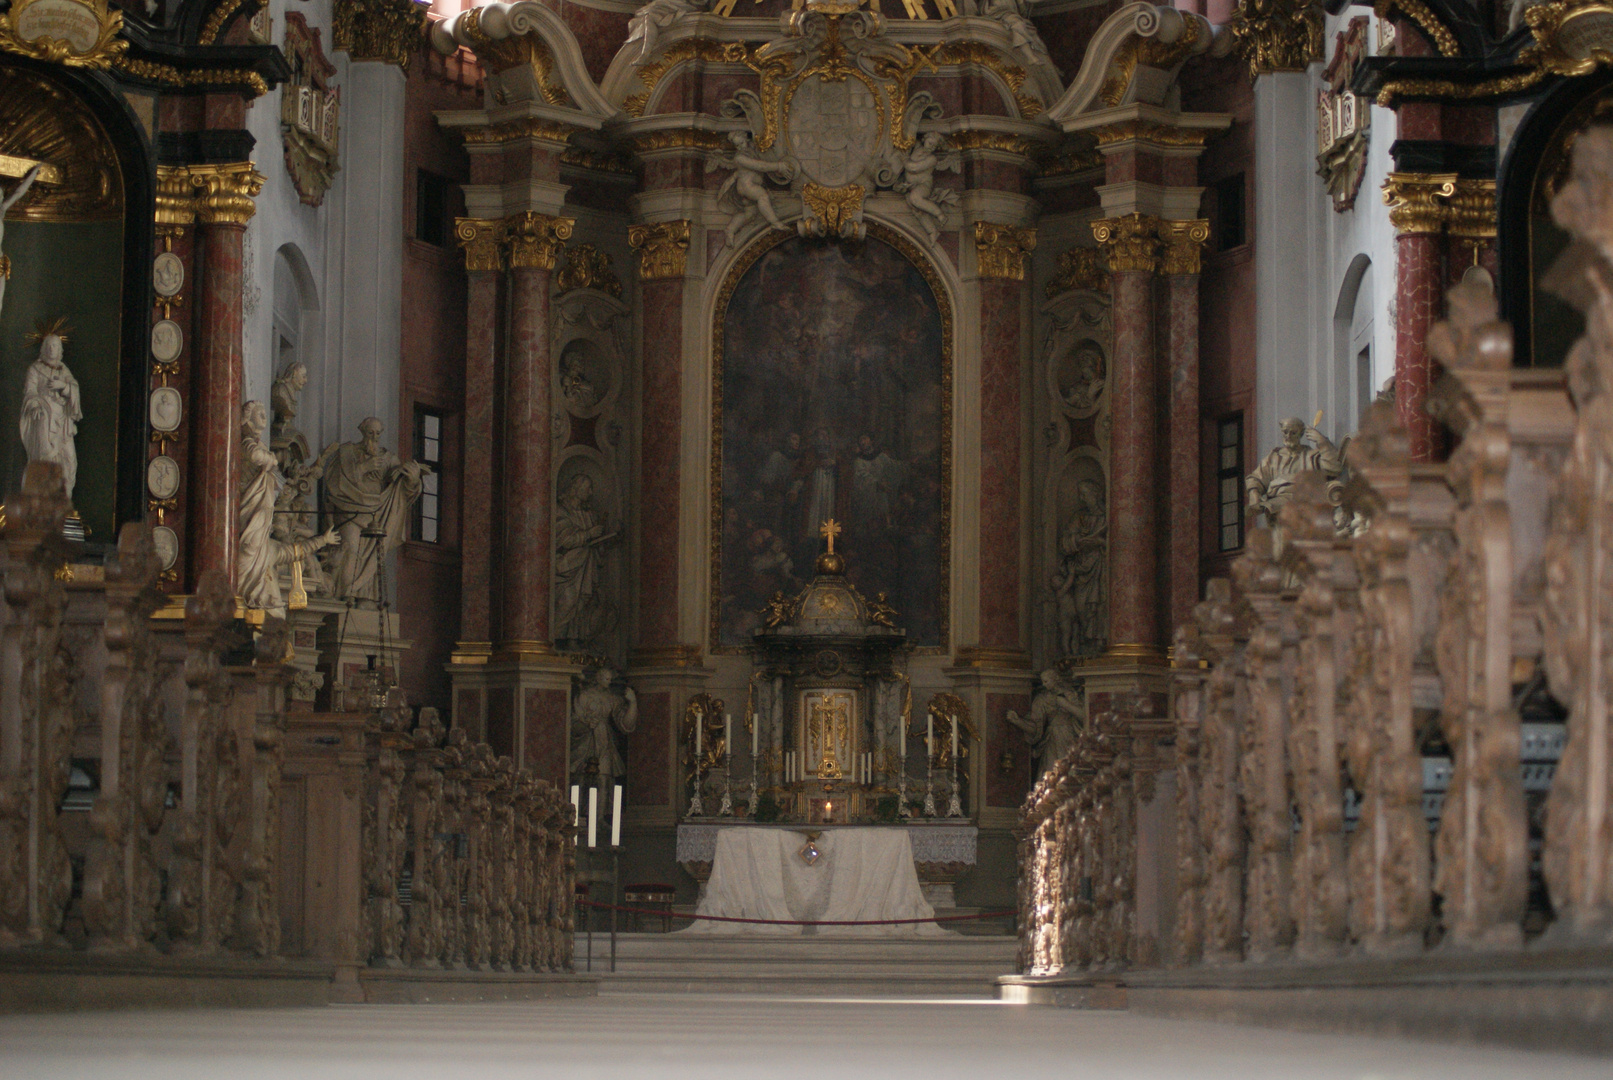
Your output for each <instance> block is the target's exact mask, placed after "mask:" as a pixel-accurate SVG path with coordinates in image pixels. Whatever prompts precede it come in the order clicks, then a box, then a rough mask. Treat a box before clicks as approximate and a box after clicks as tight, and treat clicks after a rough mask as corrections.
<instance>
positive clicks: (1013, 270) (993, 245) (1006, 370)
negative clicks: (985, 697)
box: [975, 221, 1036, 658]
mask: <svg viewBox="0 0 1613 1080" xmlns="http://www.w3.org/2000/svg"><path fill="white" fill-rule="evenodd" d="M1035 248H1036V231H1035V230H1034V229H1024V228H1015V227H1013V226H1009V225H994V224H990V223H988V222H983V221H982V222H976V223H975V253H976V260H977V266H978V268H979V274H980V281H979V289H980V458H981V460H980V636H979V645H978V651H979V652H980V653H986V654H990V653H997V654H1001V653H1012V654H1018V653H1020V652H1021V651H1022V643H1021V640H1020V623H1021V621H1022V619H1021V613H1020V587H1021V576H1022V575H1021V573H1020V517H1021V514H1020V487H1021V484H1020V479H1021V471H1022V467H1023V466H1022V463H1021V460H1020V456H1021V455H1020V443H1021V441H1022V434H1023V430H1022V428H1023V423H1022V421H1023V415H1022V414H1023V412H1024V408H1023V404H1022V402H1021V393H1020V385H1021V383H1022V381H1023V371H1022V368H1023V363H1022V360H1023V353H1024V334H1023V331H1022V326H1023V308H1024V290H1025V261H1026V257H1027V256H1028V255H1029V254H1030V253H1031V252H1032V251H1033V250H1035ZM1004 658H1006V657H1004Z"/></svg>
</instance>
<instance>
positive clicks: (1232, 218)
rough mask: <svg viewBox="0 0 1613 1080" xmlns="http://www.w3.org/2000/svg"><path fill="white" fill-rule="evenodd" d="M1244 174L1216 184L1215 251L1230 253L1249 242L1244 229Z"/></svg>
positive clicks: (1237, 174)
mask: <svg viewBox="0 0 1613 1080" xmlns="http://www.w3.org/2000/svg"><path fill="white" fill-rule="evenodd" d="M1243 210H1244V191H1243V173H1236V174H1234V175H1232V176H1229V177H1227V178H1226V179H1224V180H1217V181H1216V182H1215V250H1217V251H1230V250H1232V249H1233V248H1235V247H1242V246H1243V245H1244V244H1246V243H1248V242H1249V238H1248V236H1247V235H1246V230H1245V229H1244V215H1243Z"/></svg>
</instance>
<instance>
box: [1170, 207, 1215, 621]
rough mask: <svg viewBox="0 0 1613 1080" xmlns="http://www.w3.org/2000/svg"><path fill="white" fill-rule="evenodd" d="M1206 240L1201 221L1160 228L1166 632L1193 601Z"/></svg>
mask: <svg viewBox="0 0 1613 1080" xmlns="http://www.w3.org/2000/svg"><path fill="white" fill-rule="evenodd" d="M1209 235H1210V225H1209V222H1207V221H1166V222H1161V223H1160V239H1161V240H1162V241H1163V243H1164V250H1163V253H1162V257H1161V262H1160V271H1161V273H1162V274H1163V275H1164V279H1165V328H1166V338H1167V339H1166V342H1165V356H1164V359H1165V364H1166V368H1167V373H1168V379H1169V383H1168V391H1167V399H1166V400H1167V401H1168V403H1169V409H1170V415H1169V417H1168V418H1167V421H1166V423H1167V427H1168V432H1167V434H1168V439H1169V452H1170V459H1169V461H1170V464H1169V466H1168V469H1169V485H1170V486H1169V493H1170V514H1169V521H1168V525H1169V529H1170V598H1169V602H1168V604H1167V615H1168V620H1167V623H1168V625H1169V626H1178V625H1180V624H1181V623H1183V622H1185V621H1187V620H1188V619H1189V618H1191V617H1192V614H1193V607H1194V605H1195V604H1197V603H1198V600H1199V476H1200V472H1199V259H1200V254H1201V251H1202V249H1203V245H1204V242H1205V241H1206V240H1208V239H1209Z"/></svg>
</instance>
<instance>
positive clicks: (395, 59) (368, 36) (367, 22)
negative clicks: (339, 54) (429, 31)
mask: <svg viewBox="0 0 1613 1080" xmlns="http://www.w3.org/2000/svg"><path fill="white" fill-rule="evenodd" d="M429 10H431V9H430V5H427V4H417V3H415V2H414V0H342V2H341V3H339V4H337V5H336V6H335V17H334V25H332V27H331V40H332V42H333V44H334V45H335V47H336V48H338V49H341V50H342V51H343V52H345V53H347V55H348V56H350V57H351V58H352V59H354V60H380V61H382V62H383V63H387V64H396V65H397V66H398V67H400V68H402V69H403V70H404V71H408V70H409V60H410V59H411V58H412V57H413V56H414V53H415V50H416V49H418V48H419V47H420V46H421V45H423V44H425V41H426V38H425V33H426V12H427V11H429Z"/></svg>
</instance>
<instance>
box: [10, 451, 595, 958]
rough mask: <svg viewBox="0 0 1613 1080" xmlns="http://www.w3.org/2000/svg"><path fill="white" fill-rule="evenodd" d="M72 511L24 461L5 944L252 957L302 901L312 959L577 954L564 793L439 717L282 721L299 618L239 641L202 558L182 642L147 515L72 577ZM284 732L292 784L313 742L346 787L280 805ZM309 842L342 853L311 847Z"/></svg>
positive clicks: (17, 537)
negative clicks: (159, 621) (165, 615)
mask: <svg viewBox="0 0 1613 1080" xmlns="http://www.w3.org/2000/svg"><path fill="white" fill-rule="evenodd" d="M71 509H72V507H71V505H70V503H69V502H68V500H67V499H66V497H65V496H64V494H63V489H62V481H61V473H60V471H59V469H58V468H57V467H56V466H54V465H48V464H36V465H30V466H29V467H28V470H27V472H26V473H25V476H24V482H23V487H22V491H21V493H20V494H19V495H18V496H16V497H14V498H12V499H10V500H9V501H8V503H7V505H6V508H5V518H4V526H3V532H0V543H3V552H0V570H3V573H4V596H5V607H4V610H3V615H4V621H3V623H0V947H15V948H29V947H38V946H60V945H63V944H66V945H72V946H79V947H85V948H91V949H94V950H96V951H97V952H100V953H115V952H124V953H128V954H131V955H137V956H140V955H144V956H151V955H155V954H157V953H158V952H162V953H167V954H170V955H172V956H176V957H187V956H192V957H235V958H240V959H243V960H252V959H255V958H263V957H270V956H274V955H276V954H278V953H280V952H281V951H282V948H281V945H282V943H281V928H282V925H283V924H284V923H285V921H286V916H287V914H288V912H290V911H291V910H292V909H297V911H296V915H297V917H296V918H293V919H292V923H293V924H295V925H297V926H299V927H303V926H308V925H310V924H313V925H315V926H316V927H317V928H318V930H319V933H318V934H310V935H309V940H308V941H303V942H300V943H299V948H298V950H297V951H298V952H299V953H300V954H301V955H306V956H309V957H311V958H314V959H322V960H327V961H332V962H335V963H337V964H348V965H360V964H365V963H369V964H374V965H378V966H394V965H402V964H405V963H406V964H410V965H416V966H423V967H448V968H455V967H475V968H481V969H495V970H505V971H566V970H570V969H571V940H572V907H571V905H572V880H573V876H574V854H573V851H572V846H573V843H574V840H573V834H574V828H573V826H572V812H571V807H570V805H569V803H568V802H566V801H565V800H564V799H563V798H562V796H561V794H560V792H558V791H557V790H556V789H555V788H554V787H553V786H552V785H550V784H548V783H547V782H545V781H541V780H537V779H535V778H534V777H532V776H530V775H528V774H527V773H525V772H522V771H518V770H516V769H515V767H514V765H513V763H512V762H511V761H510V760H509V759H508V758H495V756H494V755H493V752H492V751H491V749H489V748H488V747H487V746H486V745H485V744H477V745H472V744H470V743H469V742H468V741H467V740H466V738H465V736H464V733H463V732H462V731H455V732H452V733H447V732H444V731H443V729H442V727H441V725H440V723H438V722H437V718H436V713H435V710H425V711H424V712H423V714H422V723H421V724H420V725H419V726H418V727H415V728H414V729H413V730H412V731H411V730H410V729H409V723H408V719H409V716H410V713H409V710H407V709H399V708H393V709H386V710H381V711H380V712H378V713H376V714H374V715H368V714H322V715H318V716H315V715H297V716H294V717H292V720H291V725H290V728H289V729H288V712H287V700H286V687H287V685H288V683H289V681H290V679H291V677H292V675H293V668H292V667H291V665H290V664H289V663H288V662H287V661H288V659H289V657H290V655H291V650H290V648H289V640H288V633H287V627H286V624H285V623H284V622H283V621H281V620H278V619H274V618H269V619H266V620H265V621H264V623H263V625H262V626H261V627H260V628H259V629H258V630H257V632H256V633H255V634H252V635H249V634H248V632H247V630H246V627H245V624H243V623H241V622H239V621H237V620H236V617H235V616H236V611H237V608H236V601H235V597H234V596H233V595H232V593H231V591H230V589H229V586H228V583H227V581H226V580H225V578H224V577H223V576H222V575H221V574H218V573H211V574H207V575H204V576H203V577H202V579H201V580H200V582H199V583H198V587H197V591H196V594H195V595H194V596H191V597H189V598H188V599H187V600H186V604H185V618H184V623H183V642H182V644H181V642H180V640H179V635H178V634H177V633H174V632H164V631H158V630H155V629H154V621H153V619H152V616H153V613H154V612H156V611H157V610H158V609H159V608H161V607H162V606H163V603H164V597H163V595H162V593H161V592H160V591H159V590H158V588H157V581H158V574H159V571H160V567H159V564H158V560H157V557H156V553H155V549H154V546H153V542H152V532H151V528H150V526H149V525H146V524H130V525H126V526H124V527H123V529H122V531H121V533H120V534H119V537H118V543H117V546H116V549H115V550H114V551H113V552H112V553H111V554H110V555H109V556H108V557H107V559H106V561H105V565H104V579H103V578H102V577H101V576H100V575H95V576H93V577H91V576H88V575H86V577H85V579H84V580H76V581H75V580H74V578H73V572H74V568H73V567H70V566H69V563H68V559H69V556H70V554H71V552H72V550H73V549H72V548H71V546H70V545H69V544H67V542H65V541H64V540H63V539H62V535H61V529H62V524H63V521H64V520H65V519H66V517H67V515H68V513H69V512H70V511H71ZM169 625H173V624H169ZM288 730H289V731H291V732H292V733H293V734H295V735H296V736H297V739H296V740H295V757H296V760H295V761H294V762H293V764H295V765H296V766H297V767H298V769H301V770H303V772H301V773H299V778H301V777H303V776H304V774H305V773H306V769H305V766H306V764H307V760H308V758H309V757H310V756H323V757H324V758H327V759H330V768H329V769H327V771H326V773H325V774H324V775H327V776H329V777H333V778H336V779H337V781H338V782H337V783H335V784H332V785H329V787H330V788H331V797H330V798H328V799H326V800H325V801H324V802H323V803H320V804H319V807H318V808H316V809H310V807H312V806H313V804H314V803H315V802H316V801H317V800H314V799H311V798H309V797H308V795H307V791H306V789H305V788H304V789H299V790H298V792H297V794H298V802H297V804H296V805H295V806H293V807H291V808H290V809H283V808H282V806H281V801H282V796H283V793H284V791H285V790H286V784H287V781H286V780H285V778H284V775H283V771H284V769H285V767H286V766H287V764H288V761H287V748H286V742H287V738H288ZM330 730H334V731H337V732H338V734H335V735H328V734H325V732H327V731H330ZM341 731H346V732H349V733H351V745H349V744H348V743H347V742H345V741H344V739H343V737H342V735H341V734H339V733H340V732H341ZM87 746H93V747H95V748H96V752H95V753H94V754H92V755H89V756H82V755H85V747H87ZM76 755H77V756H76ZM75 778H77V779H75ZM97 780H98V781H99V783H98V785H97V784H96V783H95V781H97ZM80 781H83V782H80ZM75 784H77V786H76V787H75V786H74V785H75ZM86 811H87V812H86ZM321 813H322V814H325V815H326V816H325V818H324V819H321V820H317V821H313V822H312V823H311V824H310V821H309V818H310V817H317V816H318V814H321ZM286 821H290V822H292V823H293V824H294V825H295V826H296V831H294V833H293V835H291V836H289V837H285V838H283V837H282V836H281V835H280V831H281V828H282V825H283V822H286ZM315 837H317V838H319V839H320V840H321V841H324V842H327V843H328V845H329V847H330V849H331V850H330V851H329V852H317V851H316V852H314V853H313V854H311V855H310V854H309V848H310V847H311V846H318V845H317V844H315V843H314V838H315ZM286 851H290V852H293V853H295V854H294V856H293V857H294V858H304V859H305V860H306V859H319V858H325V859H327V860H328V861H327V862H325V863H323V864H321V865H322V866H324V867H325V868H327V869H329V871H330V873H328V874H320V875H315V876H318V877H321V878H322V880H325V881H326V882H327V884H328V885H329V887H328V888H325V889H324V890H323V891H322V892H321V891H320V890H313V889H299V890H293V892H285V891H284V890H283V889H282V880H283V879H284V878H285V875H286V873H287V868H286V867H283V866H281V865H279V863H280V859H281V856H282V853H283V852H286ZM75 866H77V867H81V868H82V869H81V871H79V872H78V873H75ZM75 879H76V883H75ZM300 880H301V878H298V877H296V876H295V875H294V877H293V881H294V883H295V882H297V881H300ZM347 882H351V887H348V885H347V884H346V883H347ZM314 893H319V898H318V899H317V902H316V901H315V900H310V899H309V897H310V896H312V895H313V894H314ZM321 904H322V905H324V906H317V905H321ZM321 920H324V922H323V923H322V922H321Z"/></svg>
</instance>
